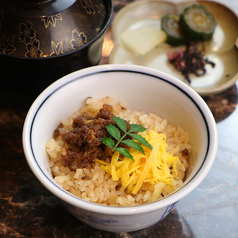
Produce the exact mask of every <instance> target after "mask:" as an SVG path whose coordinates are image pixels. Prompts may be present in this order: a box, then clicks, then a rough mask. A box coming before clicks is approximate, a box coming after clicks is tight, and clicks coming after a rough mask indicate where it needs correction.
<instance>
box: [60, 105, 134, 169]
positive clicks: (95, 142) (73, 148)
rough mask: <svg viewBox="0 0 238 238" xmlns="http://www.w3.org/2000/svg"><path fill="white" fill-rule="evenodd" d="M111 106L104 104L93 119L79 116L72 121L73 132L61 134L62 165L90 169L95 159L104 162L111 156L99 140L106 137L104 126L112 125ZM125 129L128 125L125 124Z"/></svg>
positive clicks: (87, 116)
mask: <svg viewBox="0 0 238 238" xmlns="http://www.w3.org/2000/svg"><path fill="white" fill-rule="evenodd" d="M113 116H115V115H114V114H113V113H112V106H111V105H108V104H104V105H103V107H102V108H101V109H100V110H99V112H98V114H97V115H96V116H95V117H91V116H89V115H87V114H82V115H79V116H78V117H76V118H74V119H73V124H72V127H73V130H71V131H69V132H67V133H65V134H62V135H61V137H62V140H63V141H64V143H65V146H64V148H63V150H62V156H61V160H62V164H63V165H64V166H66V167H71V168H72V167H74V168H75V167H78V168H85V167H90V166H91V164H92V163H93V161H94V160H95V159H103V160H105V159H106V158H107V156H111V155H112V151H111V149H110V148H109V147H107V146H105V145H104V144H103V143H102V142H101V140H102V139H103V138H104V137H105V136H107V137H110V135H109V133H108V132H107V130H106V125H109V124H113V125H115V122H114V120H113V118H112V117H113ZM127 128H130V124H129V123H128V122H127Z"/></svg>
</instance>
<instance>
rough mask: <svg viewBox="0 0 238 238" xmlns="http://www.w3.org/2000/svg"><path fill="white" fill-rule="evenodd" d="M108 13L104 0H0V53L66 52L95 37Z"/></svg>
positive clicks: (35, 55)
mask: <svg viewBox="0 0 238 238" xmlns="http://www.w3.org/2000/svg"><path fill="white" fill-rule="evenodd" d="M111 16H112V1H108V0H1V1H0V55H9V56H12V57H16V58H18V57H20V58H22V57H23V58H34V59H35V58H42V57H43V58H45V57H56V56H61V55H64V54H70V53H72V52H74V51H77V50H80V49H81V48H84V47H86V46H88V45H90V44H91V43H92V42H94V41H95V40H96V39H98V38H99V37H100V36H101V35H102V34H103V33H104V31H105V30H106V28H107V26H108V24H109V22H110V19H111Z"/></svg>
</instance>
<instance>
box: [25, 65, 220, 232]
mask: <svg viewBox="0 0 238 238" xmlns="http://www.w3.org/2000/svg"><path fill="white" fill-rule="evenodd" d="M92 96H93V97H96V98H98V99H100V98H102V97H105V96H113V97H115V98H117V99H119V100H123V101H124V102H125V103H126V105H127V107H128V108H130V109H135V110H140V111H141V110H143V111H146V112H153V113H156V114H158V115H160V116H161V117H162V118H167V119H168V120H169V123H170V124H175V125H180V126H181V127H183V128H184V129H185V130H187V131H188V132H189V133H190V140H191V144H192V153H191V158H190V169H189V171H188V176H187V178H186V181H185V183H184V185H183V186H182V187H181V188H179V189H178V190H177V191H175V192H174V193H172V194H170V195H169V196H167V197H165V198H163V199H161V200H158V201H155V202H151V203H148V204H144V205H139V206H131V207H115V206H106V205H99V204H95V203H91V202H87V201H84V200H82V199H80V198H77V197H75V196H74V195H72V194H70V193H68V192H67V191H65V190H63V189H62V188H61V187H60V186H59V185H58V184H57V183H56V182H55V181H54V180H53V178H52V175H51V171H50V168H49V164H48V161H49V160H48V157H47V154H46V151H45V145H46V141H47V140H48V139H50V138H52V133H53V131H54V129H55V128H56V127H57V126H58V124H59V123H60V121H61V120H62V119H64V118H68V117H70V116H72V114H73V112H74V111H76V110H78V109H79V108H80V107H81V106H82V105H83V102H84V101H85V99H86V98H87V97H92ZM217 144H218V139H217V129H216V123H215V121H214V118H213V116H212V113H211V111H210V110H209V108H208V106H207V105H206V103H205V102H204V101H203V99H202V98H201V97H200V96H199V95H198V94H197V93H196V92H195V91H194V90H193V89H191V88H190V87H189V86H187V85H186V84H184V83H183V82H181V81H180V80H178V79H175V78H173V77H171V76H169V75H167V74H165V73H162V72H159V71H157V70H153V69H149V68H146V67H142V66H130V65H103V66H94V67H91V68H87V69H83V70H79V71H77V72H74V73H72V74H69V75H67V76H65V77H63V78H61V79H59V80H58V81H56V82H55V83H53V84H52V85H51V86H49V87H48V88H47V89H45V90H44V91H43V92H42V93H41V94H40V95H39V97H38V98H37V99H36V100H35V102H34V103H33V104H32V106H31V108H30V110H29V112H28V114H27V117H26V119H25V124H24V128H23V146H24V152H25V155H26V159H27V162H28V164H29V166H30V168H31V170H32V171H33V173H34V174H35V176H36V177H37V178H38V179H39V181H40V182H41V183H42V184H43V185H44V186H45V187H46V188H47V189H48V190H49V191H50V192H52V193H53V194H54V195H56V196H57V197H58V198H59V199H61V200H62V202H63V204H64V205H65V207H66V208H67V209H68V210H69V211H70V212H71V213H72V214H74V215H75V216H76V217H77V218H78V219H80V220H81V221H83V222H85V223H86V224H88V225H90V226H92V227H95V228H98V229H101V230H107V231H111V232H128V231H134V230H139V229H143V228H146V227H148V226H151V225H153V224H155V223H156V222H158V221H160V220H162V219H163V218H164V217H165V216H166V215H167V214H169V212H170V211H171V210H172V209H173V208H174V207H175V204H176V203H177V202H178V201H179V200H180V199H182V198H183V197H184V196H186V195H187V194H189V193H190V192H192V190H193V189H195V188H196V187H197V186H198V185H199V184H200V183H201V182H202V180H203V179H204V178H205V176H206V175H207V173H208V172H209V170H210V169H211V166H212V164H213V162H214V159H215V156H216V151H217Z"/></svg>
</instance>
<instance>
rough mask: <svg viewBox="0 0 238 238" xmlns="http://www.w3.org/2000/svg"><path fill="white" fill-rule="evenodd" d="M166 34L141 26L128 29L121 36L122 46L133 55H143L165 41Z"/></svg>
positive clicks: (153, 28)
mask: <svg viewBox="0 0 238 238" xmlns="http://www.w3.org/2000/svg"><path fill="white" fill-rule="evenodd" d="M166 37H167V35H166V33H165V32H164V31H162V30H159V29H157V28H155V27H150V26H143V27H140V28H136V29H128V30H126V31H124V32H123V33H122V34H121V37H120V39H121V41H122V43H123V45H124V46H125V47H126V48H127V49H128V50H129V51H131V52H133V53H134V54H135V55H145V54H146V53H148V52H149V51H151V50H152V49H153V48H155V47H156V46H158V45H159V44H161V43H163V42H165V41H166Z"/></svg>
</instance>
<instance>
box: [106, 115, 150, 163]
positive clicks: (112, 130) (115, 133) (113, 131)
mask: <svg viewBox="0 0 238 238" xmlns="http://www.w3.org/2000/svg"><path fill="white" fill-rule="evenodd" d="M112 118H113V120H114V121H115V123H116V125H117V126H118V127H119V128H120V129H121V130H122V131H123V132H124V135H123V136H121V132H120V130H119V129H118V128H117V127H116V126H114V125H112V124H109V125H107V126H106V129H107V131H108V133H109V134H110V135H111V136H112V137H113V138H114V139H116V140H117V142H116V143H115V142H114V140H113V139H112V138H109V137H104V138H103V139H102V142H103V143H104V144H105V145H107V146H108V147H110V148H111V149H112V151H115V150H117V151H118V152H119V153H121V154H122V155H124V156H126V157H127V158H129V159H132V160H134V159H133V156H132V155H131V154H130V152H129V151H128V150H127V149H126V148H122V147H118V145H119V144H120V143H124V144H126V145H127V146H129V147H131V148H133V149H135V150H138V151H139V152H141V153H143V154H144V150H143V148H142V147H141V145H140V144H139V143H138V142H140V143H141V144H143V145H145V146H147V147H148V148H150V149H152V146H151V145H150V143H149V142H148V141H147V140H146V139H145V138H144V137H143V136H141V135H139V134H134V133H137V132H143V131H145V130H146V128H145V127H143V126H142V125H140V124H131V126H130V129H129V131H127V125H126V122H125V121H124V120H123V119H121V118H120V117H112ZM127 135H130V136H131V137H132V138H133V139H135V140H137V141H138V142H136V141H134V140H130V139H127V140H124V138H125V137H126V136H127Z"/></svg>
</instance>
